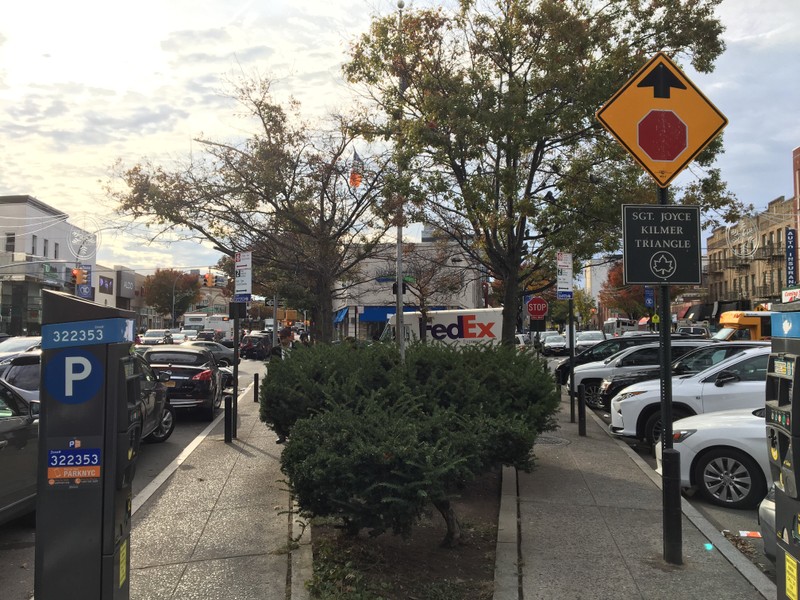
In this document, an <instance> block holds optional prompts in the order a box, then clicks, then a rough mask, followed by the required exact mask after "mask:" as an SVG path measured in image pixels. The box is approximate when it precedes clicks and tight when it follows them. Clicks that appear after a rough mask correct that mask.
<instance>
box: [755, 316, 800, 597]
mask: <svg viewBox="0 0 800 600" xmlns="http://www.w3.org/2000/svg"><path fill="white" fill-rule="evenodd" d="M775 308H776V310H777V312H775V313H773V316H772V353H771V354H770V357H769V367H768V370H767V382H766V406H765V414H764V418H765V421H766V434H767V454H768V455H769V463H770V471H771V474H772V479H773V481H774V482H775V531H776V535H777V546H778V548H777V552H776V557H775V558H776V560H775V566H776V571H777V573H776V584H777V587H778V597H779V598H784V597H789V598H797V597H798V591H799V590H798V563H800V494H799V493H798V492H799V491H800V490H798V483H799V482H800V477H798V467H800V386H799V385H798V384H799V383H800V381H798V378H800V312H797V311H792V312H788V311H789V309H790V308H792V307H791V306H789V305H779V306H778V307H775Z"/></svg>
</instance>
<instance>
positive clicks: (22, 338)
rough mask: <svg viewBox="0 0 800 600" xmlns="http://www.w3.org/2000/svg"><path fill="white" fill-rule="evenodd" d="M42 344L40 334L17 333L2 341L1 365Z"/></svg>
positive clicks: (0, 346)
mask: <svg viewBox="0 0 800 600" xmlns="http://www.w3.org/2000/svg"><path fill="white" fill-rule="evenodd" d="M41 346H42V336H40V335H15V336H13V337H9V338H6V339H5V340H3V341H2V342H0V365H1V364H3V363H4V362H5V361H7V360H11V359H12V358H14V357H15V356H17V355H18V354H21V353H22V352H29V351H30V350H36V349H37V348H40V347H41Z"/></svg>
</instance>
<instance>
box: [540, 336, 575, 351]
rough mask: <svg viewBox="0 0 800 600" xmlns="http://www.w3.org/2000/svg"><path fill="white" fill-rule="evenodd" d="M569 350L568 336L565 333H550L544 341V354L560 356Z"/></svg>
mask: <svg viewBox="0 0 800 600" xmlns="http://www.w3.org/2000/svg"><path fill="white" fill-rule="evenodd" d="M568 352H569V346H567V338H565V337H564V336H563V335H561V334H558V335H549V336H547V337H546V338H545V340H544V342H542V354H544V355H545V356H558V355H564V354H567V353H568Z"/></svg>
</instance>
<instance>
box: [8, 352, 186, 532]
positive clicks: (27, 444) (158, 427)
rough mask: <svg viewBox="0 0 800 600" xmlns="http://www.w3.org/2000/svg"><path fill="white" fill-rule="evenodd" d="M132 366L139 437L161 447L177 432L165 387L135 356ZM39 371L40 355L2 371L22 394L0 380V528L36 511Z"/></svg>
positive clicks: (25, 356) (28, 355)
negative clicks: (136, 379)
mask: <svg viewBox="0 0 800 600" xmlns="http://www.w3.org/2000/svg"><path fill="white" fill-rule="evenodd" d="M134 365H135V366H134V369H135V372H138V373H139V374H140V376H141V381H140V392H141V402H142V408H143V410H142V413H141V418H142V436H143V438H144V439H145V441H148V442H164V441H166V440H167V439H168V438H169V437H170V435H172V431H173V430H174V429H175V413H174V411H173V409H172V408H171V407H170V406H169V404H168V403H167V399H166V387H165V386H164V383H163V381H161V380H160V379H159V378H158V377H157V376H156V374H155V373H154V372H153V370H152V369H151V368H150V366H149V365H148V364H147V363H146V362H145V361H144V360H142V358H141V357H139V356H138V355H136V359H135V363H134ZM40 369H41V352H29V353H26V354H22V355H20V356H18V357H16V358H15V359H13V361H12V364H11V368H10V369H8V370H7V371H6V376H9V377H11V378H12V379H13V380H14V381H15V382H16V383H17V384H19V385H21V386H25V388H24V389H23V388H16V387H14V386H12V385H10V384H9V383H8V382H7V381H5V379H0V481H2V485H0V524H2V523H5V522H7V521H10V520H11V519H15V518H17V517H19V516H22V515H24V514H27V513H29V512H32V511H33V510H35V508H36V480H37V465H38V446H39V400H38V397H39V371H40ZM26 396H27V397H26Z"/></svg>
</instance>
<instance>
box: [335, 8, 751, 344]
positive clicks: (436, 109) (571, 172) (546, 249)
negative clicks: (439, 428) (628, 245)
mask: <svg viewBox="0 0 800 600" xmlns="http://www.w3.org/2000/svg"><path fill="white" fill-rule="evenodd" d="M719 1H720V0H696V1H693V2H658V3H656V5H655V6H654V4H653V2H650V1H649V0H608V1H607V2H603V3H600V4H598V3H596V2H590V1H589V0H569V1H564V0H539V1H534V2H531V1H530V0H497V1H494V2H490V3H488V4H489V6H486V5H484V4H483V3H478V2H476V1H475V0H462V1H461V2H459V3H458V8H457V10H456V11H455V12H453V13H450V12H447V11H446V10H445V9H443V8H439V9H430V10H428V9H425V10H415V11H409V12H408V13H402V14H401V16H400V18H398V16H397V15H390V16H386V17H382V18H376V19H375V20H374V21H373V22H372V26H371V28H370V30H369V31H368V32H367V33H365V34H364V35H362V36H361V37H360V38H359V39H358V40H357V42H356V43H355V44H354V45H353V47H352V50H351V57H350V62H349V63H348V64H346V65H345V75H346V77H347V78H348V80H349V81H350V82H352V83H354V84H358V85H360V86H362V87H363V88H365V91H366V93H367V94H369V95H370V97H371V98H372V99H373V100H374V102H375V104H376V105H377V106H378V107H379V108H380V109H382V113H381V114H379V116H378V117H376V118H375V119H373V120H371V121H368V122H366V121H365V122H364V123H362V125H361V127H360V130H359V131H360V132H361V133H362V134H363V135H364V136H365V137H367V139H371V138H372V137H375V136H387V137H392V138H393V139H394V141H395V142H396V144H395V152H396V156H397V164H398V168H399V170H400V172H399V174H398V181H397V182H396V185H397V189H398V190H399V195H400V197H402V198H405V199H406V200H409V201H410V204H409V205H408V206H409V209H408V212H414V210H416V211H417V212H420V213H424V219H425V220H427V221H428V222H430V223H432V224H434V225H435V226H436V227H438V228H439V229H441V230H443V231H445V232H447V234H448V235H449V236H451V238H452V239H453V240H455V241H456V243H458V244H459V245H460V246H461V248H462V249H463V251H464V252H466V253H469V254H471V256H472V258H473V259H474V260H475V261H477V262H480V263H482V264H483V265H485V267H486V269H487V271H488V272H490V273H491V274H492V276H493V277H495V278H496V279H497V280H498V281H499V282H502V301H501V302H502V305H503V306H504V313H503V340H504V342H506V343H509V344H510V343H513V339H514V331H515V327H516V321H517V315H518V310H519V306H520V300H521V296H522V293H521V290H523V289H525V288H526V286H527V284H528V283H529V282H531V281H543V283H542V286H543V287H542V288H540V289H544V288H546V287H550V286H552V285H553V283H554V281H555V268H554V264H553V263H554V258H555V252H556V251H557V250H561V251H569V252H571V253H572V254H573V259H574V260H575V264H576V265H579V264H581V263H582V262H583V261H584V260H586V259H588V258H590V257H591V256H593V255H595V254H596V253H598V252H601V251H612V250H616V249H617V248H618V246H619V241H620V237H621V236H620V226H621V223H620V218H619V214H620V205H621V204H622V203H642V202H647V201H655V198H656V194H655V193H654V189H655V188H654V186H653V184H652V182H651V181H650V180H649V178H648V176H646V175H645V174H644V172H643V171H642V169H641V168H640V167H638V166H637V165H636V164H634V162H633V161H632V160H631V159H630V158H629V157H628V156H627V155H626V154H625V152H624V151H623V149H622V148H621V147H620V146H619V145H618V144H617V143H616V142H615V141H613V140H611V138H610V137H609V136H608V135H607V134H606V133H605V132H604V131H603V130H602V129H601V128H600V127H599V125H598V123H597V121H596V119H595V117H594V114H595V112H596V110H597V109H598V108H600V106H601V105H602V104H603V103H604V102H606V101H607V100H608V99H609V98H610V97H611V96H612V95H613V94H614V92H616V91H617V90H618V89H619V88H620V87H621V86H622V84H624V83H625V81H626V80H627V79H628V78H629V77H630V75H631V74H633V73H634V72H635V71H636V70H637V69H639V68H640V67H641V65H642V64H644V62H645V60H646V59H647V58H649V56H651V55H653V54H654V53H655V52H656V51H659V50H662V51H664V52H666V53H668V54H670V55H671V56H673V57H677V58H679V59H680V58H687V59H689V60H690V61H691V64H692V65H693V66H694V67H695V68H696V69H697V70H698V71H700V72H708V71H710V70H712V68H713V62H714V60H715V59H716V58H717V57H718V56H719V54H720V53H721V52H722V50H723V42H722V40H721V37H720V36H721V33H722V25H721V24H720V22H719V20H718V19H717V18H716V17H715V15H714V8H715V7H716V5H717V4H719ZM720 148H721V144H720V143H719V142H716V143H714V144H712V145H710V146H709V148H708V149H707V150H706V151H705V152H704V153H703V154H702V155H701V156H700V157H699V159H698V160H697V161H696V164H697V165H698V166H700V167H702V168H708V167H710V165H711V164H712V162H713V159H714V156H715V154H716V152H718V151H719V150H720ZM673 193H677V192H676V190H673ZM687 197H688V198H689V199H691V200H692V201H693V202H695V203H698V204H700V205H701V206H702V207H703V213H704V214H707V215H708V214H713V212H715V213H716V214H719V215H722V217H723V218H726V219H730V218H735V216H736V214H737V212H738V211H739V210H740V209H741V208H742V207H741V205H740V204H739V203H738V202H737V201H735V199H734V198H732V197H731V195H730V194H729V193H727V191H726V190H725V186H724V183H723V182H721V180H720V178H719V173H718V172H717V171H715V170H713V169H710V170H708V171H706V172H705V173H703V172H702V171H701V172H700V181H699V182H697V184H695V185H692V186H691V187H690V189H688V190H687ZM712 211H713V212H712ZM543 274H544V279H543ZM536 291H538V290H536Z"/></svg>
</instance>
